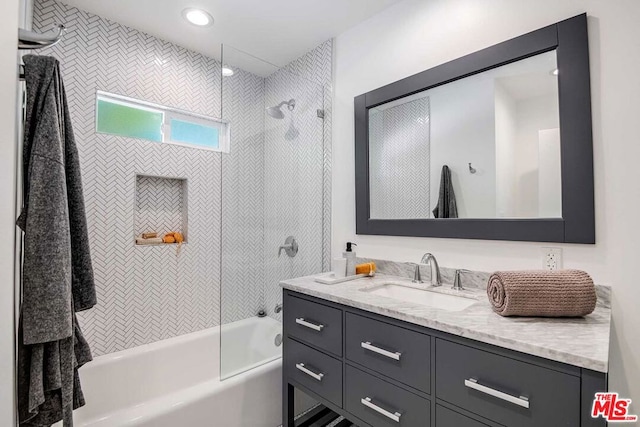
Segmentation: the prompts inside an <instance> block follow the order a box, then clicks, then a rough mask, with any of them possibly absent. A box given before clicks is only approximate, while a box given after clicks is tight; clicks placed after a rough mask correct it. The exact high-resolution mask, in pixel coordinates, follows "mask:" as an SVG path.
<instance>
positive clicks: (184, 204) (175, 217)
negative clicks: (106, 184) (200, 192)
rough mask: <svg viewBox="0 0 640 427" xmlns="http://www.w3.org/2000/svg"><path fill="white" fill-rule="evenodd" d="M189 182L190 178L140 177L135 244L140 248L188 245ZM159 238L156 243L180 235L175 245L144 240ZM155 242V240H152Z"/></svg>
mask: <svg viewBox="0 0 640 427" xmlns="http://www.w3.org/2000/svg"><path fill="white" fill-rule="evenodd" d="M187 190H188V181H187V179H186V178H179V177H165V176H153V175H143V174H136V188H135V218H134V242H135V243H136V246H147V245H168V244H170V243H174V244H175V243H186V242H187V240H188V200H187V194H188V191H187ZM149 233H152V234H153V233H155V234H157V237H156V239H161V238H164V237H165V236H168V235H171V234H172V233H179V234H180V236H181V237H182V239H180V238H178V237H177V235H176V237H174V239H173V240H174V241H171V239H166V240H167V242H164V241H162V242H160V241H157V240H143V239H142V237H143V235H147V234H149ZM152 239H153V238H152Z"/></svg>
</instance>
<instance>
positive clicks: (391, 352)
mask: <svg viewBox="0 0 640 427" xmlns="http://www.w3.org/2000/svg"><path fill="white" fill-rule="evenodd" d="M344 347H345V352H346V357H347V359H349V360H351V361H354V362H356V363H359V364H360V365H362V366H366V367H367V368H369V369H373V370H374V371H377V372H379V373H381V374H383V375H386V376H387V377H389V378H393V379H394V380H396V381H400V382H402V383H404V384H407V385H409V386H411V387H414V388H416V389H418V390H421V391H423V392H425V393H430V392H431V337H430V336H429V335H425V334H421V333H419V332H414V331H411V330H409V329H405V328H401V327H399V326H395V325H391V324H389V323H385V322H380V321H378V320H373V319H370V318H368V317H364V316H359V315H357V314H353V313H347V315H346V327H345V346H344Z"/></svg>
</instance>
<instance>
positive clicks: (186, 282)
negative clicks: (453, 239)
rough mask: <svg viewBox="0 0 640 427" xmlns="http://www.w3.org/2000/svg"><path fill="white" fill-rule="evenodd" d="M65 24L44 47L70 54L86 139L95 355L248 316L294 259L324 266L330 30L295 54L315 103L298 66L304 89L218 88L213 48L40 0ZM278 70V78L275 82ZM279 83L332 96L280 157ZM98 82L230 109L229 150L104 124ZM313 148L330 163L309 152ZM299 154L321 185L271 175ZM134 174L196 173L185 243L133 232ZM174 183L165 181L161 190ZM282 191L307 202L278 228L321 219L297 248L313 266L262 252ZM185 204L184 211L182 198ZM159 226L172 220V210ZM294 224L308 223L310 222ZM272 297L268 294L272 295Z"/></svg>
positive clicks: (80, 130) (42, 15)
mask: <svg viewBox="0 0 640 427" xmlns="http://www.w3.org/2000/svg"><path fill="white" fill-rule="evenodd" d="M57 23H64V24H65V25H66V26H67V28H68V31H67V33H66V34H65V37H64V38H63V40H62V41H61V42H60V43H59V44H58V45H56V46H54V47H52V48H49V49H46V50H43V51H41V52H40V53H41V54H44V55H47V54H48V55H53V56H55V57H57V58H58V59H59V60H60V62H61V67H62V73H63V77H64V81H65V86H66V92H67V97H68V100H69V106H70V111H71V116H72V120H73V125H74V131H75V136H76V139H77V143H78V149H79V151H80V157H81V165H82V173H83V183H84V192H85V199H86V207H87V220H88V224H89V234H90V235H89V237H90V241H91V249H92V257H93V263H94V270H95V276H96V285H97V292H98V299H99V304H98V305H97V306H96V307H95V308H93V309H92V310H89V311H87V312H84V313H81V314H80V316H79V317H80V322H81V323H82V327H83V330H84V332H85V335H86V337H87V339H88V340H89V342H90V344H91V347H92V350H93V352H94V354H95V355H101V354H105V353H110V352H114V351H118V350H123V349H126V348H130V347H134V346H138V345H141V344H145V343H149V342H153V341H158V340H162V339H166V338H169V337H172V336H176V335H180V334H185V333H189V332H193V331H197V330H201V329H205V328H208V327H212V326H215V325H217V324H219V322H220V321H222V322H229V321H233V320H237V319H241V318H244V317H247V316H252V315H254V314H255V313H256V311H257V310H258V309H259V308H261V307H264V306H265V299H266V297H265V295H266V294H268V295H269V299H270V300H271V301H273V300H275V299H279V298H280V296H279V288H278V286H277V282H278V281H279V280H280V279H282V278H286V277H292V276H293V275H296V274H298V271H301V272H302V271H304V274H308V273H312V272H314V271H316V270H318V269H320V268H322V263H323V262H324V265H325V266H327V265H328V262H329V261H328V260H329V255H328V254H329V248H330V242H329V238H330V223H328V221H329V220H330V186H329V184H330V165H331V163H330V146H331V144H330V142H331V141H330V124H331V121H330V112H331V109H330V101H331V96H330V94H331V92H330V81H331V42H330V41H329V42H327V43H324V44H323V45H321V46H320V47H318V48H317V49H315V50H314V51H312V52H310V53H309V54H307V55H305V56H303V57H302V58H300V59H299V60H297V61H295V62H294V63H292V64H291V65H290V66H288V67H287V68H288V69H289V70H290V71H291V70H293V71H294V72H298V73H301V74H303V75H304V76H305V77H306V78H307V79H309V80H313V81H316V82H317V83H319V84H322V85H324V89H323V90H324V93H322V92H321V93H320V97H319V99H320V101H319V104H318V105H315V104H314V105H312V103H313V102H315V101H313V102H312V101H311V98H309V97H310V93H311V92H308V90H307V92H305V90H306V89H304V88H303V87H302V86H300V84H299V83H296V82H295V81H296V79H297V78H294V77H291V78H290V79H291V85H293V86H295V90H289V89H288V88H287V85H288V80H287V79H284V78H281V77H278V78H276V77H275V76H273V77H269V78H267V79H264V78H261V77H259V76H256V75H253V74H250V73H247V72H244V71H242V70H236V74H235V75H234V76H232V77H230V78H225V84H224V85H223V86H222V87H221V84H220V70H221V66H220V63H219V62H218V61H216V60H214V59H212V58H208V57H205V56H203V55H201V54H198V53H195V52H192V51H188V50H186V49H183V48H181V47H179V46H176V45H173V44H171V43H168V42H165V41H162V40H159V39H157V38H154V37H152V36H149V35H147V34H144V33H142V32H139V31H137V30H134V29H131V28H128V27H125V26H122V25H120V24H118V23H115V22H112V21H109V20H106V19H103V18H101V17H99V16H95V15H92V14H89V13H87V12H84V11H82V10H79V9H77V8H74V7H70V6H66V5H63V4H61V3H59V2H57V1H55V0H36V1H35V5H34V30H36V31H47V30H49V29H51V27H52V26H53V25H54V24H57ZM325 61H328V62H327V63H325ZM276 80H277V81H278V83H277V84H276V83H270V81H272V82H275V81H276ZM300 81H303V80H300ZM296 85H297V86H296ZM272 86H273V88H276V87H278V89H277V91H282V93H283V94H284V93H291V92H292V91H293V92H296V91H300V93H301V95H299V96H300V99H301V100H302V99H305V100H307V101H306V102H308V104H309V105H308V107H309V108H310V110H308V111H313V114H314V115H315V108H323V107H322V104H324V109H325V111H326V115H327V119H326V120H325V121H324V123H322V121H320V119H315V120H314V121H311V120H309V123H314V124H313V125H310V126H309V127H307V126H301V133H300V137H299V138H298V141H297V142H298V143H299V144H301V145H302V146H303V147H304V146H305V144H307V143H308V141H310V140H311V139H312V140H313V141H314V142H313V146H312V147H308V148H309V149H308V150H307V148H304V149H302V150H298V151H297V152H289V153H288V156H289V157H278V156H284V154H286V153H282V152H281V151H279V150H280V149H284V148H283V147H282V146H280V145H278V143H276V142H275V141H276V140H277V139H278V138H281V136H282V135H283V133H282V132H280V133H277V134H274V135H279V136H277V137H273V140H270V141H269V142H266V139H267V138H265V135H268V132H270V130H268V129H267V130H266V129H265V113H264V111H265V110H264V108H265V95H266V88H267V87H272ZM97 90H104V91H108V92H113V93H117V94H121V95H126V96H131V97H134V98H139V99H143V100H146V101H150V102H154V103H158V104H162V105H167V106H170V107H175V108H180V109H184V110H188V111H194V112H197V113H201V114H206V115H210V116H215V117H220V116H221V115H222V116H223V118H225V119H229V120H231V122H232V125H231V129H232V139H231V152H230V153H229V154H222V155H221V154H220V153H216V152H211V151H205V150H198V149H191V148H184V147H180V146H175V145H164V144H158V143H154V142H148V141H143V140H134V139H128V138H122V137H117V136H112V135H104V134H97V133H96V132H95V119H94V117H95V96H96V91H97ZM271 90H272V94H273V97H274V98H278V96H276V94H275V93H274V92H273V90H276V89H271ZM296 93H297V92H296ZM302 94H305V95H304V96H303V95H302ZM269 99H271V98H269ZM308 111H307V112H302V111H301V110H300V114H301V116H300V117H297V118H296V120H302V121H303V122H306V121H307V117H306V115H307V114H308ZM309 114H310V113H309ZM318 123H320V124H318ZM280 125H282V123H280ZM303 136H304V139H303ZM307 138H311V139H309V140H308V139H307ZM295 142H296V141H287V143H289V144H291V143H295ZM278 147H280V148H278ZM288 149H289V150H290V149H291V147H289V148H288ZM318 150H320V151H318ZM312 159H316V160H315V161H317V162H320V164H321V165H322V166H321V167H317V165H312V164H311V163H309V162H311V161H312ZM292 161H293V162H301V164H300V166H296V168H297V170H298V173H302V172H303V171H304V168H308V169H313V173H311V174H310V176H309V178H308V179H307V178H306V177H305V178H304V179H303V180H302V181H305V182H308V183H314V184H313V188H312V186H311V184H308V185H307V184H305V185H307V186H306V187H305V186H302V185H301V186H300V188H299V189H296V188H294V187H292V186H294V185H295V182H294V181H293V180H291V179H290V177H287V176H286V175H282V174H278V173H275V172H274V174H275V176H276V178H275V179H272V178H271V176H272V172H270V171H271V168H273V169H278V170H280V169H281V168H286V167H289V166H290V162H292ZM304 162H307V163H304ZM278 164H279V167H277V168H276V167H275V166H276V165H278ZM296 165H297V163H296ZM296 168H294V169H296ZM316 169H317V170H316ZM136 175H149V176H166V177H179V178H183V179H186V180H187V182H188V185H187V186H186V189H187V192H188V194H187V198H186V199H187V200H188V208H187V209H186V211H187V212H188V225H187V226H184V227H188V244H187V245H184V246H183V247H182V248H181V250H180V251H179V252H177V251H176V248H175V246H149V247H140V246H135V245H134V244H133V236H132V233H133V231H134V230H135V231H136V232H137V231H140V230H141V229H142V228H146V227H151V225H139V229H136V228H135V227H136V224H142V223H144V221H142V220H140V221H137V220H136V214H135V211H136V201H135V188H136ZM144 184H145V185H146V189H147V190H149V191H156V192H157V191H160V189H159V188H158V187H157V186H155V187H154V186H153V185H152V184H153V183H150V182H146V183H144ZM156 184H157V183H156ZM164 184H165V185H166V184H167V183H166V182H165V183H164ZM278 184H280V185H284V184H287V185H289V186H290V187H291V188H290V192H289V190H288V191H286V192H285V193H286V195H283V196H281V193H280V191H279V188H278ZM169 187H171V185H169ZM303 187H304V189H303ZM154 188H155V190H154ZM170 189H171V188H165V187H162V189H161V191H163V192H166V190H170ZM173 190H174V192H173V193H172V192H171V191H169V193H170V194H174V193H175V192H176V191H177V187H175V188H173ZM183 190H184V189H183ZM301 191H304V192H306V193H307V194H306V195H304V194H301V193H300V192H301ZM279 198H280V199H281V200H280V201H279ZM266 200H268V201H269V205H268V206H267V203H266V202H265V201H266ZM285 202H287V203H289V202H291V203H295V204H303V205H305V206H304V207H303V208H296V209H297V210H296V212H298V214H299V217H297V218H290V217H286V216H285V217H281V218H280V221H281V222H280V223H278V226H277V227H275V228H279V227H280V224H283V223H284V222H283V221H291V220H293V221H294V222H298V224H297V225H296V227H295V228H292V227H286V229H287V230H289V229H292V230H293V232H292V234H295V233H296V232H297V230H305V229H306V228H312V229H314V230H315V229H316V228H319V229H320V232H319V233H316V232H315V231H314V233H316V234H314V235H313V236H312V237H309V239H310V240H311V239H313V243H311V242H310V243H307V242H305V243H304V247H303V249H301V251H305V252H304V253H305V255H304V256H303V257H302V258H299V259H298V260H303V259H304V261H302V262H301V265H304V266H305V267H304V268H302V267H301V268H300V269H293V268H290V269H288V270H287V269H280V270H278V269H273V271H271V272H268V271H266V270H267V269H266V267H265V266H266V262H265V254H266V253H267V252H269V253H270V256H273V254H274V253H275V252H276V251H277V246H275V248H274V247H273V245H274V244H275V242H277V245H279V244H280V243H281V242H282V241H284V237H286V235H284V236H280V234H279V233H278V235H277V237H275V233H274V237H273V238H270V239H271V240H270V243H269V251H268V250H267V245H266V244H265V242H266V236H267V232H266V231H265V224H267V223H269V221H270V219H269V217H271V218H273V215H272V211H273V210H274V209H276V207H277V206H278V204H279V203H285ZM170 203H173V202H170ZM181 209H183V212H184V211H185V209H184V206H183V207H182V208H181ZM175 212H176V213H177V210H176V211H175ZM303 215H307V216H306V217H304V216H303ZM173 221H177V216H176V217H175V219H174V220H173ZM316 225H317V227H316ZM156 227H167V228H169V227H177V226H175V225H173V223H171V224H167V225H160V226H156ZM282 232H286V231H285V230H284V229H283V230H282ZM299 235H300V236H304V232H303V231H300V234H299ZM296 237H297V236H296ZM312 246H313V247H314V248H313V249H311V247H312ZM307 250H309V253H307V252H306V251H307ZM306 257H309V259H308V260H307V258H306ZM311 257H317V259H316V260H312V259H311ZM221 281H222V284H224V286H221ZM221 293H222V300H221ZM221 302H222V304H223V310H222V311H221V310H220V306H221ZM267 308H269V309H272V308H273V307H271V306H269V304H267Z"/></svg>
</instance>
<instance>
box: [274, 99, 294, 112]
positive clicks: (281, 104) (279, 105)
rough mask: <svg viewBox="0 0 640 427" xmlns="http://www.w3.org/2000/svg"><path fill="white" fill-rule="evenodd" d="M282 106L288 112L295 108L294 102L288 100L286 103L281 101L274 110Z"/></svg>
mask: <svg viewBox="0 0 640 427" xmlns="http://www.w3.org/2000/svg"><path fill="white" fill-rule="evenodd" d="M283 105H286V106H287V108H288V109H289V110H293V109H294V108H295V106H296V100H295V99H290V100H288V101H282V102H281V103H280V104H278V105H276V106H275V108H280V107H282V106H283Z"/></svg>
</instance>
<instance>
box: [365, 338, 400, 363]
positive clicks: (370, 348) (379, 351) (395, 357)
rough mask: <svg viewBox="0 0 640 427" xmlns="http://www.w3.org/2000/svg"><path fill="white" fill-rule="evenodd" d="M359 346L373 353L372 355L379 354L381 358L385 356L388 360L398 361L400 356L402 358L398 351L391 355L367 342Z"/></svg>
mask: <svg viewBox="0 0 640 427" xmlns="http://www.w3.org/2000/svg"><path fill="white" fill-rule="evenodd" d="M360 346H361V347H362V348H364V349H367V350H370V351H373V352H374V353H378V354H381V355H383V356H387V357H388V358H390V359H394V360H400V356H402V353H400V352H399V351H396V352H395V353H392V352H390V351H388V350H385V349H383V348H380V347H376V346H375V345H373V344H371V343H370V342H369V341H367V342H362V343H360Z"/></svg>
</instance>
